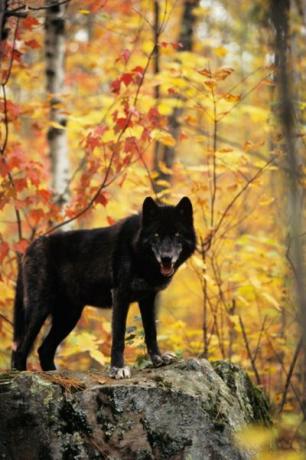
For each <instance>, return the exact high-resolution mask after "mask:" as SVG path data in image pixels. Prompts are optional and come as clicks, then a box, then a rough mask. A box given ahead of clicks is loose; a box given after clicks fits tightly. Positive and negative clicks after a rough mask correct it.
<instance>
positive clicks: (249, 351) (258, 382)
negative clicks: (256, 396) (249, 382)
mask: <svg viewBox="0 0 306 460" xmlns="http://www.w3.org/2000/svg"><path fill="white" fill-rule="evenodd" d="M239 324H240V328H241V332H242V336H243V340H244V343H245V347H246V350H247V354H248V357H249V360H250V362H251V365H252V369H253V372H254V374H255V377H256V383H257V385H261V379H260V376H259V373H258V370H257V367H256V364H255V361H254V357H253V356H252V353H251V350H250V345H249V341H248V337H247V334H246V330H245V327H244V324H243V321H242V318H241V315H239Z"/></svg>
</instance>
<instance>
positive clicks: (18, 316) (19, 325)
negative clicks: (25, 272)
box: [13, 266, 25, 350]
mask: <svg viewBox="0 0 306 460" xmlns="http://www.w3.org/2000/svg"><path fill="white" fill-rule="evenodd" d="M13 322H14V343H13V350H14V348H16V347H17V345H18V343H19V342H20V340H21V339H22V337H23V335H24V330H25V311H24V304H23V281H22V269H21V266H19V271H18V277H17V284H16V291H15V302H14V320H13Z"/></svg>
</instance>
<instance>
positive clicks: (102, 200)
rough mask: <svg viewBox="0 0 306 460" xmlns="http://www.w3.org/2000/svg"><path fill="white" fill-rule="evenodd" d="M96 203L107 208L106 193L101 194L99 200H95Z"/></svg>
mask: <svg viewBox="0 0 306 460" xmlns="http://www.w3.org/2000/svg"><path fill="white" fill-rule="evenodd" d="M95 202H96V203H99V204H102V206H106V205H107V203H108V199H107V196H106V195H105V193H102V192H100V193H99V195H98V196H97V198H96V199H95Z"/></svg>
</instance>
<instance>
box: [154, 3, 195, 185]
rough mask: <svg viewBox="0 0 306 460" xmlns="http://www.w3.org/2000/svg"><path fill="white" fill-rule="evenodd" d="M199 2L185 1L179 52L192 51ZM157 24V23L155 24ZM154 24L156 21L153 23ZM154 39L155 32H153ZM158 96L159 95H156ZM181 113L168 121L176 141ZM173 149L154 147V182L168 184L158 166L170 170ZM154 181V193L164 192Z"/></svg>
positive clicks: (180, 111) (158, 145)
mask: <svg viewBox="0 0 306 460" xmlns="http://www.w3.org/2000/svg"><path fill="white" fill-rule="evenodd" d="M198 4H199V0H185V1H184V7H183V15H182V21H181V30H180V35H179V38H178V43H180V44H181V47H180V48H179V51H192V46H193V36H194V27H195V22H196V17H195V16H194V15H193V13H192V12H193V9H194V8H195V7H197V6H198ZM157 23H158V22H157ZM155 24H156V21H155ZM155 37H156V31H155ZM156 68H157V69H159V65H158V64H155V69H156ZM158 95H159V93H158ZM181 113H182V109H181V108H175V109H174V110H173V113H172V115H170V117H169V120H168V126H169V132H170V133H171V135H172V137H173V138H174V139H175V140H176V141H177V140H178V138H179V132H180V123H179V121H178V120H179V117H180V115H181ZM175 155H176V151H175V147H170V146H164V145H162V144H160V143H159V142H157V143H156V145H155V151H154V170H155V171H156V172H157V173H158V176H157V179H156V181H163V182H164V181H166V182H168V183H169V184H170V181H171V174H167V173H166V172H165V171H161V169H160V167H159V165H160V163H164V164H165V165H166V167H167V168H168V169H172V167H173V164H174V161H175ZM156 181H155V183H154V186H155V192H156V193H158V192H161V191H163V190H165V188H166V186H165V184H164V183H161V184H158V183H157V182H156Z"/></svg>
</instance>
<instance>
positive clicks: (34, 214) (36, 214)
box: [29, 209, 45, 225]
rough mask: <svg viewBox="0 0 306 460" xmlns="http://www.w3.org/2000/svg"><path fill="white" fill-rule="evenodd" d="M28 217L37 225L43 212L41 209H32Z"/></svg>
mask: <svg viewBox="0 0 306 460" xmlns="http://www.w3.org/2000/svg"><path fill="white" fill-rule="evenodd" d="M29 218H30V219H31V221H32V223H33V224H34V225H37V224H38V223H39V221H40V220H43V219H44V218H45V213H44V211H43V210H42V209H32V211H30V212H29Z"/></svg>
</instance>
